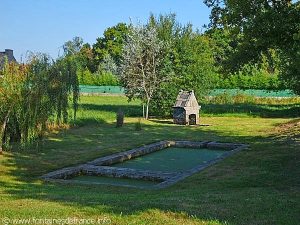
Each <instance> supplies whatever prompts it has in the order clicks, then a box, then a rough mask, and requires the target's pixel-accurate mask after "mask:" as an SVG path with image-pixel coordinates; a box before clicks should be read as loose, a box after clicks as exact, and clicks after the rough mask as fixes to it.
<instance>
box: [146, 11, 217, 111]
mask: <svg viewBox="0 0 300 225" xmlns="http://www.w3.org/2000/svg"><path fill="white" fill-rule="evenodd" d="M147 26H149V27H154V28H155V29H156V30H157V31H158V37H159V39H160V40H163V41H164V42H167V43H168V48H167V49H166V51H167V56H168V57H167V58H166V59H165V61H164V63H165V67H166V68H168V71H170V73H169V79H168V82H161V83H160V87H159V89H158V91H156V92H155V94H154V96H153V103H152V109H153V110H154V112H155V113H156V114H157V115H160V116H169V115H170V114H171V112H172V106H173V104H174V101H175V99H176V96H177V94H178V92H179V90H180V89H184V90H194V91H195V94H196V96H197V98H198V99H199V100H200V99H202V98H203V97H204V96H205V95H206V94H207V93H208V91H209V89H211V88H213V87H214V83H215V78H216V67H215V65H214V57H213V51H212V48H211V43H210V42H211V40H210V38H209V37H207V36H204V35H202V34H199V33H198V32H195V31H193V28H192V25H191V24H187V25H180V24H179V23H178V22H177V21H176V15H175V14H168V15H159V16H158V17H154V16H153V15H150V19H149V22H148V24H147Z"/></svg>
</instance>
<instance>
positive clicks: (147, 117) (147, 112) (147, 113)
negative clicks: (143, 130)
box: [146, 99, 150, 120]
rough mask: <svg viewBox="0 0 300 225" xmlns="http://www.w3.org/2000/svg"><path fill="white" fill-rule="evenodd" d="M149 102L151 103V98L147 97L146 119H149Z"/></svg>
mask: <svg viewBox="0 0 300 225" xmlns="http://www.w3.org/2000/svg"><path fill="white" fill-rule="evenodd" d="M149 103H150V99H147V103H146V120H148V119H149Z"/></svg>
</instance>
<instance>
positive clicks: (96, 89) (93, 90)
mask: <svg viewBox="0 0 300 225" xmlns="http://www.w3.org/2000/svg"><path fill="white" fill-rule="evenodd" d="M79 88H80V92H81V93H84V94H124V88H122V87H120V86H90V85H79ZM223 93H226V94H228V95H231V96H234V95H237V94H244V95H250V96H255V97H269V98H270V97H273V98H274V97H275V98H284V97H299V96H298V95H296V94H294V93H293V92H292V91H291V90H281V91H269V90H255V89H249V90H241V89H215V90H212V91H211V92H210V94H209V96H217V95H220V94H223Z"/></svg>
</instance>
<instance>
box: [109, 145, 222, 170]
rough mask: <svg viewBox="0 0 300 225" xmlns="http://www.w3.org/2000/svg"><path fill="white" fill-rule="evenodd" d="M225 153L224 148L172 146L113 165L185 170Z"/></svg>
mask: <svg viewBox="0 0 300 225" xmlns="http://www.w3.org/2000/svg"><path fill="white" fill-rule="evenodd" d="M224 153H225V151H222V150H211V149H189V148H175V147H171V148H166V149H163V150H160V151H157V152H153V153H151V154H147V155H144V156H141V157H137V158H135V159H131V160H127V161H124V162H122V163H117V164H114V165H112V166H113V167H122V168H131V169H143V170H151V171H163V172H183V171H186V170H189V169H192V168H194V167H196V166H199V165H200V164H202V163H205V162H207V161H209V160H212V159H215V158H218V157H220V156H221V155H222V154H224Z"/></svg>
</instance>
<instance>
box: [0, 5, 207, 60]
mask: <svg viewBox="0 0 300 225" xmlns="http://www.w3.org/2000/svg"><path fill="white" fill-rule="evenodd" d="M0 8H1V13H0V51H4V49H13V50H14V55H15V58H16V59H17V61H21V59H23V58H24V56H25V54H26V52H27V51H33V52H43V53H47V54H50V56H51V57H53V58H56V57H57V56H58V55H59V53H62V49H61V46H62V45H63V44H64V42H66V41H68V40H71V39H72V38H73V37H75V36H79V37H82V38H83V40H84V42H85V43H86V42H88V43H90V44H93V43H95V42H96V39H97V37H101V36H103V32H104V30H105V29H106V28H108V27H111V26H114V25H116V24H117V23H119V22H126V23H128V22H129V21H130V19H131V20H132V21H133V22H134V23H135V22H141V23H145V22H146V21H147V19H148V17H149V15H150V13H151V12H152V13H154V14H155V15H159V14H168V13H176V15H177V21H178V22H179V23H181V24H186V23H192V24H193V26H194V28H195V29H199V30H200V31H201V30H203V25H205V24H208V23H209V14H210V10H209V9H208V8H207V7H206V6H205V5H204V4H203V1H202V0H0Z"/></svg>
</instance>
